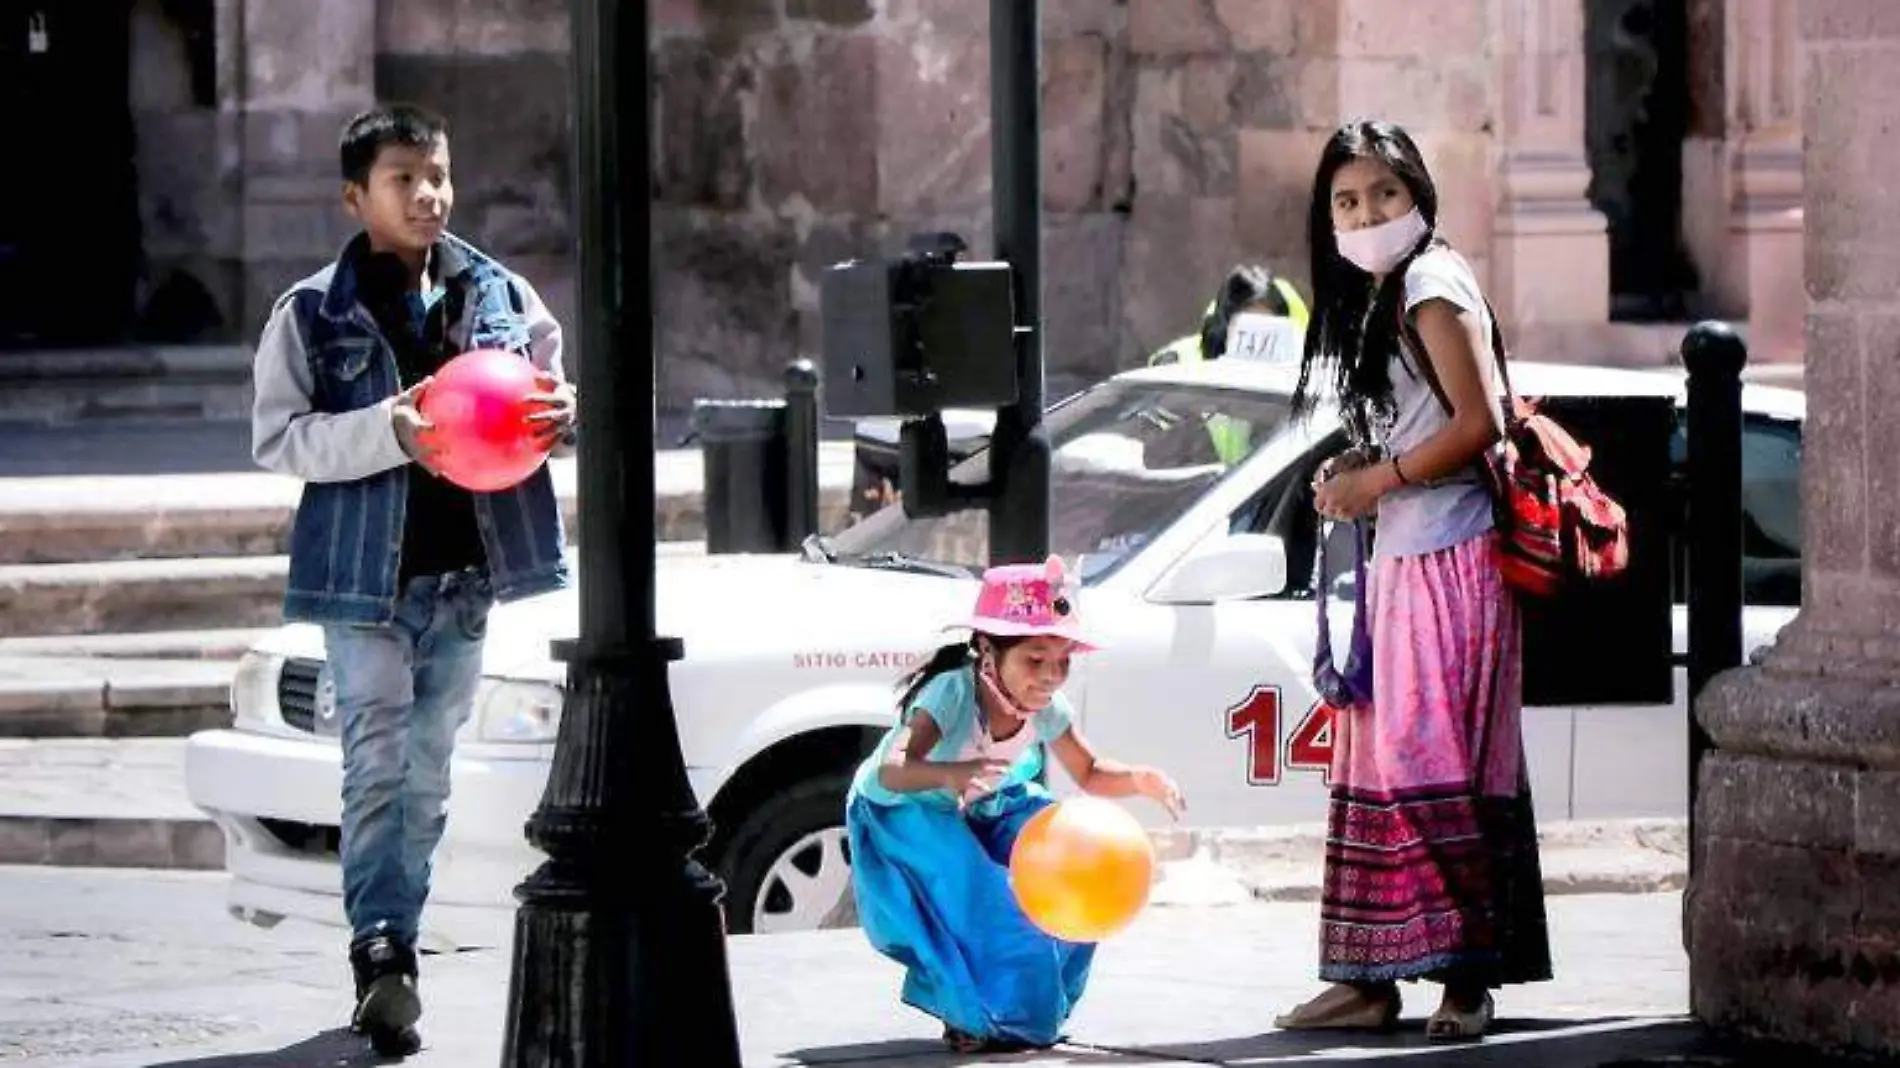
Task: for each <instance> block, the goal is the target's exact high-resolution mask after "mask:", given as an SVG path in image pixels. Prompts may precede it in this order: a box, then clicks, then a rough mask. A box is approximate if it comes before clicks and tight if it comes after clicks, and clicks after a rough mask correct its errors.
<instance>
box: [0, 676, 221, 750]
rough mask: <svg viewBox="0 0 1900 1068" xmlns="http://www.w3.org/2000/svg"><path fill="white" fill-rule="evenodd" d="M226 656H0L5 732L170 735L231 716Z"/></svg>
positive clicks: (1, 728) (0, 728) (0, 723)
mask: <svg viewBox="0 0 1900 1068" xmlns="http://www.w3.org/2000/svg"><path fill="white" fill-rule="evenodd" d="M235 671H236V665H235V664H234V663H232V662H231V661H228V660H202V659H201V660H156V659H151V660H108V659H99V658H92V657H23V656H0V738H124V737H173V736H182V735H185V734H189V733H191V732H192V731H195V730H201V729H203V728H205V727H214V726H220V725H223V724H225V723H228V722H230V719H231V714H230V686H231V678H232V675H233V674H234V673H235Z"/></svg>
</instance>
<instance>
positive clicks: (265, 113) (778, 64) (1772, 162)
mask: <svg viewBox="0 0 1900 1068" xmlns="http://www.w3.org/2000/svg"><path fill="white" fill-rule="evenodd" d="M1699 2H1700V3H1702V4H1703V5H1704V7H1705V8H1706V7H1707V6H1708V5H1710V4H1716V3H1722V4H1737V5H1740V4H1757V3H1762V4H1767V3H1772V4H1776V5H1779V6H1777V7H1776V8H1775V14H1774V17H1773V18H1755V19H1753V20H1752V21H1746V22H1745V23H1743V22H1735V23H1734V24H1736V25H1744V24H1745V25H1746V26H1748V27H1751V28H1750V29H1749V30H1748V32H1746V33H1741V34H1740V35H1739V36H1738V35H1737V33H1736V32H1734V31H1732V30H1731V31H1723V32H1721V33H1717V34H1715V35H1714V37H1715V38H1717V39H1720V40H1722V41H1724V42H1728V44H1727V47H1729V48H1731V50H1739V49H1741V48H1742V46H1743V44H1746V43H1747V42H1748V41H1751V40H1753V39H1754V38H1755V37H1759V36H1761V35H1762V34H1771V35H1772V33H1773V32H1778V31H1776V30H1775V29H1774V28H1775V27H1778V26H1780V25H1781V23H1782V22H1783V21H1785V17H1784V16H1785V12H1784V11H1783V9H1784V8H1786V6H1787V5H1786V3H1785V0H1699ZM136 4H137V7H136V10H137V12H138V14H137V15H136V16H135V18H136V19H137V20H138V21H137V30H138V33H139V34H140V35H141V39H142V41H143V42H144V43H142V44H140V45H139V46H137V50H138V52H139V54H140V58H139V59H138V60H136V61H135V68H136V69H135V74H136V75H137V81H138V83H139V84H140V85H141V86H142V87H143V88H141V90H140V91H139V94H138V97H139V108H140V124H141V145H142V148H141V175H142V181H143V183H144V188H143V207H144V219H145V227H146V244H147V250H148V273H149V274H150V275H151V276H152V277H153V278H154V279H163V278H164V277H167V276H168V272H175V273H180V274H183V275H185V276H188V277H189V278H190V279H192V280H193V282H194V284H196V285H198V286H201V287H202V288H203V289H204V290H205V291H206V292H207V293H208V294H209V299H210V300H211V302H212V303H214V304H215V305H216V306H217V309H218V313H219V314H218V316H217V326H216V327H215V329H216V330H221V331H223V332H224V333H225V335H226V339H228V340H236V341H246V340H250V339H251V338H254V337H255V333H256V330H257V328H258V326H259V324H260V323H261V321H262V318H263V315H264V313H265V311H266V310H267V309H268V306H269V302H270V300H271V299H272V298H273V297H274V296H275V295H276V294H277V293H278V292H280V291H281V290H282V288H283V287H284V286H285V285H286V284H288V283H289V282H290V281H291V280H293V279H295V278H296V277H298V276H299V275H301V274H303V273H305V272H307V271H309V270H312V269H314V268H315V267H317V266H320V265H321V264H322V263H323V262H325V261H326V260H327V259H329V258H330V257H331V256H332V255H334V253H335V251H336V249H337V247H338V246H339V245H340V243H341V241H342V240H343V239H344V238H345V237H346V236H347V235H348V233H349V232H350V223H349V220H348V219H347V218H346V217H345V216H344V215H343V213H342V212H341V210H340V207H339V205H338V181H337V177H336V174H335V162H334V157H335V138H336V134H337V131H338V129H339V128H340V125H341V124H342V122H343V121H344V120H345V119H346V118H347V117H348V116H349V115H350V114H351V113H353V112H354V111H356V110H357V109H359V108H361V107H363V106H365V105H367V104H368V103H370V102H371V101H373V100H375V99H378V98H383V99H389V98H414V99H417V100H420V101H422V102H424V103H427V104H430V105H432V106H434V107H436V108H438V109H440V110H442V111H443V112H445V113H446V114H447V115H448V116H449V118H450V120H451V123H452V125H453V128H454V140H455V150H456V178H457V186H458V203H457V208H456V216H455V222H454V226H455V228H456V229H457V230H458V231H460V232H462V233H463V234H465V235H466V236H468V237H470V238H471V239H473V240H474V241H476V242H477V243H478V244H480V245H482V246H483V247H485V248H488V249H489V250H491V251H493V252H495V253H496V254H498V255H500V256H502V257H504V258H506V259H507V260H508V261H509V262H511V263H513V264H515V265H516V266H518V267H519V268H520V269H521V270H523V271H524V272H526V273H527V274H528V275H529V276H530V277H531V278H532V279H533V280H534V281H535V282H536V284H537V285H538V286H539V288H541V289H542V290H543V292H544V295H545V296H546V297H547V298H548V301H549V303H550V305H551V306H552V307H553V308H554V309H555V311H556V313H557V314H559V315H561V316H562V317H563V318H564V319H566V320H568V321H571V320H572V317H573V313H574V279H573V255H572V249H573V245H574V239H575V235H574V233H573V220H572V204H571V197H572V192H571V185H572V183H571V177H572V176H571V174H570V173H569V168H570V167H571V159H570V155H569V152H568V145H569V141H570V137H571V121H570V119H571V116H570V115H569V103H568V96H569V93H570V92H571V85H570V78H571V71H570V69H569V64H568V62H567V49H568V20H567V9H566V4H565V2H564V0H402V2H401V3H396V2H394V0H381V2H378V3H373V4H369V3H366V4H361V5H351V4H334V5H326V4H314V3H307V2H304V0H136ZM194 8H206V9H208V10H209V11H210V12H211V16H210V18H211V21H212V23H213V30H214V34H215V43H216V48H215V50H214V58H213V60H212V62H213V63H214V65H215V77H214V78H213V79H212V82H211V84H212V85H213V87H214V88H215V92H214V93H212V94H210V95H211V96H212V99H210V100H209V101H207V100H205V99H204V97H205V96H206V93H205V91H204V89H203V86H204V84H205V82H204V79H202V78H200V77H197V76H196V75H195V74H194V72H195V71H197V70H198V68H197V67H194V66H193V63H194V62H196V63H198V65H199V66H202V62H203V61H202V60H201V59H200V60H193V59H192V58H191V56H192V55H193V53H191V52H190V49H189V48H188V47H187V44H186V43H185V40H186V39H185V38H184V37H181V36H180V31H179V29H178V25H180V24H182V23H183V22H188V21H190V20H189V19H184V18H182V16H181V12H188V11H190V10H192V9H194ZM1582 10H1583V9H1582V6H1581V5H1580V4H1579V2H1578V0H1524V2H1523V3H1512V4H1504V5H1500V4H1497V3H1495V2H1493V0H1433V2H1432V3H1430V4H1422V3H1419V2H1418V0H1043V37H1044V42H1043V74H1044V85H1043V95H1042V102H1043V151H1044V175H1043V181H1044V196H1043V205H1044V210H1045V213H1046V214H1045V227H1044V273H1043V281H1044V286H1045V295H1044V309H1045V313H1046V315H1047V316H1048V327H1047V329H1048V335H1047V339H1046V351H1047V354H1048V372H1049V378H1050V383H1049V386H1050V392H1051V393H1052V394H1053V395H1058V396H1059V395H1061V394H1062V393H1064V392H1066V391H1067V390H1068V389H1070V388H1073V387H1074V386H1076V385H1079V384H1081V383H1084V382H1087V381H1091V380H1094V379H1096V378H1099V377H1100V376H1102V375H1105V374H1108V373H1111V372H1113V371H1116V370H1120V369H1122V368H1126V367H1130V366H1135V365H1138V364H1140V363H1141V362H1143V361H1144V360H1145V359H1146V357H1147V355H1148V354H1149V353H1151V352H1152V351H1154V350H1155V349H1156V348H1158V347H1160V346H1162V345H1164V344H1166V343H1168V342H1169V341H1171V340H1173V339H1174V338H1176V337H1179V336H1181V335H1183V334H1187V333H1191V332H1193V331H1194V330H1195V329H1196V328H1197V325H1198V321H1199V318H1200V314H1201V310H1202V308H1203V307H1204V306H1205V305H1206V303H1207V301H1208V300H1209V298H1210V297H1211V296H1212V295H1213V293H1214V291H1215V289H1216V287H1217V286H1218V284H1219V282H1220V280H1221V279H1222V277H1223V276H1224V275H1225V274H1226V272H1227V271H1228V269H1230V268H1231V267H1232V266H1233V265H1234V264H1236V263H1237V262H1240V261H1242V260H1243V258H1244V259H1246V260H1251V261H1255V262H1260V263H1264V264H1265V265H1267V266H1268V267H1270V268H1272V269H1274V270H1276V271H1280V272H1284V273H1287V274H1289V275H1290V276H1292V277H1293V278H1294V279H1295V280H1296V281H1298V282H1299V283H1300V284H1301V285H1302V287H1303V288H1304V287H1305V286H1306V281H1307V274H1308V270H1307V265H1306V214H1307V205H1308V201H1309V197H1310V183H1311V181H1312V174H1313V170H1314V166H1315V164H1316V162H1317V158H1318V153H1319V150H1320V146H1321V144H1322V143H1323V141H1324V139H1325V137H1326V136H1327V134H1328V133H1330V131H1331V130H1332V129H1334V128H1335V127H1336V125H1337V124H1338V123H1339V122H1340V121H1342V120H1344V119H1347V118H1354V117H1361V116H1382V117H1387V118H1391V119H1395V120H1397V121H1399V122H1402V123H1404V124H1406V125H1407V126H1408V128H1410V129H1411V130H1412V132H1413V133H1414V135H1415V136H1416V137H1417V139H1418V140H1419V142H1420V145H1421V147H1422V148H1423V149H1424V151H1425V153H1426V156H1427V162H1428V163H1429V165H1430V166H1431V168H1432V171H1433V173H1434V175H1435V177H1436V178H1437V180H1438V183H1439V186H1440V195H1441V208H1442V210H1441V222H1442V225H1443V227H1444V229H1445V231H1446V233H1447V234H1448V235H1449V236H1450V237H1451V238H1452V239H1453V240H1454V241H1455V242H1456V243H1457V244H1458V245H1459V246H1460V247H1461V248H1462V249H1464V250H1465V252H1466V253H1467V254H1468V255H1469V256H1470V258H1471V259H1472V260H1473V262H1474V265H1475V266H1476V267H1477V268H1478V271H1479V274H1480V276H1481V277H1482V278H1484V279H1485V280H1486V282H1487V285H1488V288H1489V289H1490V292H1491V295H1492V298H1493V301H1494V303H1495V304H1496V306H1497V307H1498V309H1499V311H1500V313H1501V315H1502V317H1503V319H1504V320H1505V322H1506V325H1507V327H1509V328H1511V329H1512V330H1513V331H1514V335H1515V337H1514V340H1516V341H1518V342H1519V346H1518V350H1519V351H1520V352H1531V353H1535V354H1536V355H1538V356H1540V357H1545V358H1558V359H1599V360H1600V359H1606V358H1610V359H1614V358H1615V357H1616V353H1615V352H1613V351H1612V349H1613V348H1614V347H1615V345H1616V344H1621V345H1622V346H1623V347H1624V348H1628V347H1629V345H1630V340H1629V338H1628V337H1621V336H1620V335H1619V336H1618V337H1611V335H1613V334H1616V331H1615V329H1613V328H1612V327H1611V324H1609V323H1608V322H1607V317H1608V293H1607V288H1608V278H1607V258H1606V257H1607V243H1606V239H1605V237H1604V234H1603V225H1602V217H1601V216H1600V215H1598V214H1596V213H1595V212H1594V211H1593V210H1592V209H1591V208H1590V205H1589V203H1588V201H1587V200H1586V199H1585V197H1586V188H1587V186H1588V184H1589V180H1590V175H1589V169H1588V162H1587V160H1586V158H1585V156H1584V152H1583V133H1582V131H1583V66H1582V64H1583V62H1584V50H1583V41H1582ZM652 11H653V15H652V17H653V26H652V28H653V56H652V67H651V80H652V88H653V107H654V112H653V114H654V120H655V123H656V126H655V131H654V149H655V153H654V164H653V176H652V177H653V183H654V197H655V202H656V218H655V256H656V265H657V276H656V277H657V281H656V284H657V288H658V293H657V296H658V305H657V308H658V329H659V355H660V372H659V373H660V401H661V406H662V408H663V409H665V410H669V411H670V412H672V413H675V414H677V413H679V412H681V411H683V410H685V409H686V408H688V407H689V406H690V404H691V401H692V399H693V398H695V397H699V396H708V397H734V396H759V395H769V394H776V393H777V392H778V391H779V390H780V388H781V385H780V373H781V370H782V368H783V367H784V366H785V364H786V363H787V362H789V361H790V360H792V359H794V358H796V357H797V356H800V355H812V356H815V355H816V354H817V348H818V343H819V338H818V326H817V324H818V307H817V302H818V291H819V280H820V276H821V273H822V272H823V270H824V269H825V267H827V266H828V265H830V264H832V263H835V262H837V261H839V260H842V259H845V258H848V257H851V256H859V255H886V254H890V253H892V252H895V251H896V250H898V249H899V248H901V247H902V245H903V242H904V239H905V238H906V236H908V235H909V234H911V233H913V232H916V231H919V230H935V229H948V230H955V231H957V232H960V233H962V234H963V235H964V236H965V237H966V239H968V240H969V241H970V243H971V245H972V253H973V255H976V256H987V255H989V254H990V245H991V240H990V233H989V227H990V218H989V188H990V181H989V168H990V153H989V133H990V131H989V94H988V74H989V55H988V36H987V33H988V4H987V3H986V2H985V0H658V2H656V3H655V4H654V5H653V6H652ZM1723 25H1725V26H1727V25H1731V23H1729V22H1724V23H1723ZM1751 54H1752V53H1751ZM1777 54H1779V53H1777ZM1731 66H1735V67H1736V68H1737V69H1743V70H1752V69H1753V68H1752V67H1749V66H1748V64H1746V63H1742V62H1741V61H1740V60H1734V61H1733V62H1732V63H1731ZM1725 69H1726V68H1725ZM1774 69H1776V70H1780V69H1781V68H1780V67H1776V68H1774ZM1743 80H1744V79H1740V78H1739V77H1737V78H1733V79H1730V81H1734V82H1737V83H1738V84H1739V83H1740V82H1741V81H1743ZM1749 84H1751V85H1752V84H1755V83H1754V82H1750V83H1749ZM1776 84H1779V83H1776ZM1771 97H1772V94H1771ZM1738 99H1740V100H1742V101H1743V104H1746V103H1747V101H1748V100H1750V99H1753V98H1750V97H1746V96H1742V97H1738ZM1776 99H1778V98H1776ZM1736 106H1737V107H1742V104H1738V105H1736ZM1749 106H1752V105H1749ZM1749 114H1753V112H1749ZM1748 128H1749V129H1750V130H1754V129H1756V127H1755V126H1753V125H1751V126H1749V127H1748ZM1777 129H1778V130H1782V129H1783V128H1782V127H1777ZM1717 135H1718V136H1719V135H1720V131H1717ZM1780 136H1783V139H1784V142H1785V132H1784V133H1783V134H1781V135H1780ZM1751 144H1752V142H1751ZM1744 156H1745V157H1746V161H1753V160H1756V159H1757V158H1762V159H1769V157H1772V159H1769V162H1767V163H1764V164H1762V165H1760V166H1757V165H1755V163H1753V162H1746V161H1745V165H1744V164H1737V165H1736V168H1737V169H1735V170H1734V171H1733V173H1734V175H1736V177H1734V179H1733V188H1734V192H1732V193H1731V194H1730V195H1729V199H1731V200H1732V201H1733V202H1734V203H1736V204H1738V205H1745V206H1747V210H1746V211H1744V210H1742V209H1741V208H1737V209H1736V210H1737V214H1735V215H1734V217H1733V219H1732V220H1731V221H1729V222H1724V221H1722V219H1721V216H1722V214H1723V212H1721V211H1719V210H1718V211H1716V212H1714V213H1712V214H1708V215H1707V217H1706V218H1701V217H1699V219H1700V221H1699V225H1701V226H1702V228H1703V231H1706V233H1707V234H1708V235H1710V236H1709V240H1707V241H1704V242H1702V243H1703V244H1704V245H1707V246H1709V247H1710V248H1711V249H1712V250H1713V251H1711V252H1710V255H1711V256H1718V257H1726V260H1728V261H1734V262H1742V261H1743V259H1744V258H1745V261H1746V263H1747V268H1746V272H1745V273H1746V275H1747V279H1748V281H1747V284H1746V285H1740V286H1739V287H1738V289H1737V292H1738V294H1743V295H1744V296H1746V298H1747V299H1748V300H1749V301H1757V300H1758V299H1759V296H1760V294H1761V293H1762V292H1765V291H1766V292H1772V291H1774V290H1775V287H1776V286H1777V285H1779V284H1780V283H1779V282H1778V281H1777V279H1779V278H1780V276H1779V275H1777V274H1775V271H1776V269H1777V268H1776V264H1778V263H1781V261H1785V260H1786V258H1787V250H1786V245H1787V234H1788V233H1789V231H1788V229H1787V223H1788V220H1789V219H1790V218H1795V219H1796V220H1797V221H1798V207H1797V208H1795V209H1794V210H1795V212H1796V213H1797V214H1795V215H1793V216H1791V215H1790V214H1789V201H1788V199H1787V197H1786V196H1785V195H1782V194H1781V193H1777V197H1778V198H1779V199H1777V200H1776V201H1775V202H1774V204H1773V212H1772V214H1764V213H1763V212H1762V211H1760V210H1757V209H1758V208H1759V207H1760V205H1762V204H1763V203H1765V201H1764V200H1763V196H1762V194H1761V191H1763V190H1766V189H1768V188H1769V187H1770V186H1774V182H1775V181H1776V180H1778V179H1773V175H1777V174H1780V173H1781V171H1782V170H1785V166H1784V164H1785V160H1784V159H1782V157H1781V156H1779V155H1775V153H1774V152H1769V153H1768V155H1767V156H1764V155H1763V153H1762V152H1761V151H1755V150H1754V149H1750V150H1749V151H1748V152H1746V153H1744V152H1742V151H1741V150H1740V149H1738V150H1737V154H1736V156H1735V158H1737V159H1742V158H1743V157H1744ZM1764 176H1766V177H1764ZM1784 184H1785V183H1784ZM1774 187H1775V189H1777V190H1779V189H1780V186H1774ZM1725 227H1726V228H1727V229H1728V230H1730V231H1733V234H1732V235H1731V236H1730V237H1729V238H1724V237H1723V233H1724V228H1725ZM1735 235H1739V236H1735ZM1723 240H1729V241H1731V244H1730V245H1727V246H1722V242H1723ZM1716 246H1722V248H1716ZM1728 249H1732V251H1725V250H1728ZM1777 257H1779V258H1777ZM1784 273H1785V272H1784ZM154 284H156V283H154ZM183 288H185V289H189V288H190V287H188V286H187V287H183ZM1783 288H1785V286H1783ZM183 303H186V304H189V302H188V301H186V302H183ZM1624 333H1628V331H1625V332H1624ZM1619 338H1620V340H1619ZM1627 355H1628V354H1625V356H1626V357H1627ZM574 356H575V359H576V360H577V361H578V360H579V359H583V358H585V357H584V354H582V353H579V352H578V345H576V351H575V353H574ZM1621 362H1654V360H1653V359H1651V358H1650V357H1648V356H1643V357H1642V358H1627V359H1624V360H1623V361H1621Z"/></svg>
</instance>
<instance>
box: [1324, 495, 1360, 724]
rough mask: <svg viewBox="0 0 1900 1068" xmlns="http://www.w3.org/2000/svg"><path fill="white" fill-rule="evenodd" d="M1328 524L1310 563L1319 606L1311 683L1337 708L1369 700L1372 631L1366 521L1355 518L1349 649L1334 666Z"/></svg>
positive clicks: (1344, 707)
mask: <svg viewBox="0 0 1900 1068" xmlns="http://www.w3.org/2000/svg"><path fill="white" fill-rule="evenodd" d="M1327 526H1328V525H1327V524H1326V523H1324V522H1323V521H1322V522H1321V524H1320V530H1319V552H1318V559H1317V560H1316V561H1315V562H1314V565H1313V601H1314V603H1315V604H1317V605H1318V606H1319V641H1318V642H1317V644H1316V647H1315V649H1314V650H1313V687H1314V688H1315V689H1316V690H1318V691H1319V696H1320V699H1321V700H1323V701H1325V702H1326V703H1327V704H1329V705H1331V706H1332V707H1334V708H1337V709H1349V708H1363V707H1369V706H1371V704H1372V632H1371V630H1370V626H1371V624H1370V623H1369V622H1368V620H1367V618H1366V617H1367V616H1368V614H1369V613H1368V612H1367V611H1366V541H1367V538H1368V533H1369V532H1368V531H1367V529H1366V524H1365V523H1364V522H1362V521H1359V520H1354V521H1353V524H1352V529H1353V561H1352V571H1353V612H1352V649H1351V650H1350V651H1349V652H1348V653H1347V655H1346V668H1345V670H1344V671H1343V672H1342V671H1340V670H1339V669H1337V668H1335V667H1334V666H1333V628H1332V622H1331V620H1330V619H1328V618H1327V612H1326V595H1327V592H1328V587H1329V586H1331V585H1332V583H1331V582H1329V581H1327V572H1326V543H1327V542H1328V541H1329V540H1330V538H1329V537H1328V533H1329V531H1328V529H1327Z"/></svg>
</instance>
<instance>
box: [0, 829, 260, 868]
mask: <svg viewBox="0 0 1900 1068" xmlns="http://www.w3.org/2000/svg"><path fill="white" fill-rule="evenodd" d="M0 864H28V865H42V866H49V867H63V868H157V869H169V870H180V871H216V870H219V869H222V868H223V867H224V833H223V832H222V831H220V830H218V825H217V824H215V823H212V822H211V821H210V820H190V819H176V820H173V819H122V818H113V817H104V818H94V817H88V816H0Z"/></svg>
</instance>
